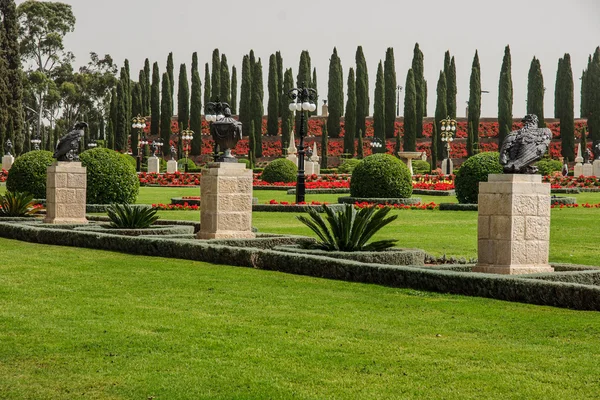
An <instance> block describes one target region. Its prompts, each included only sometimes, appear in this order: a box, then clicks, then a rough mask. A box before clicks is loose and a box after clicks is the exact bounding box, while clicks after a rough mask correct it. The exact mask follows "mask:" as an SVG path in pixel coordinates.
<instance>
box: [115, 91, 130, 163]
mask: <svg viewBox="0 0 600 400" xmlns="http://www.w3.org/2000/svg"><path fill="white" fill-rule="evenodd" d="M124 86H125V84H124V83H123V81H121V80H119V82H118V83H117V124H116V126H115V150H116V151H119V152H123V151H125V150H127V132H129V129H128V125H129V124H128V122H129V121H128V120H127V104H126V102H125V88H124Z"/></svg>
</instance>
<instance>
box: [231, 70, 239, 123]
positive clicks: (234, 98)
mask: <svg viewBox="0 0 600 400" xmlns="http://www.w3.org/2000/svg"><path fill="white" fill-rule="evenodd" d="M237 99H238V96H237V69H236V68H235V65H233V66H232V67H231V114H233V115H236V114H237V109H238V106H237V101H238V100H237Z"/></svg>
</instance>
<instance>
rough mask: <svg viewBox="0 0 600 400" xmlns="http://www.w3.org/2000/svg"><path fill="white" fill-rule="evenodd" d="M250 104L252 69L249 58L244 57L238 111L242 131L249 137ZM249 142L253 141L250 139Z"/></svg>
mask: <svg viewBox="0 0 600 400" xmlns="http://www.w3.org/2000/svg"><path fill="white" fill-rule="evenodd" d="M251 103H252V69H251V66H250V58H249V57H248V56H247V55H245V56H244V58H243V61H242V85H241V88H240V111H239V119H240V122H241V123H242V129H247V130H248V135H249V136H250V122H251V121H252V113H251V110H250V104H251ZM249 140H250V141H252V140H254V139H253V138H252V137H250V138H249Z"/></svg>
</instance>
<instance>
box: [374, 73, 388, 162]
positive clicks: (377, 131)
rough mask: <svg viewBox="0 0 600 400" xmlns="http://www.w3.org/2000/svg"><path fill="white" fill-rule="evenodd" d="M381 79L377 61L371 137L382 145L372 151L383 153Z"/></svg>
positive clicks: (383, 115) (383, 101) (383, 97)
mask: <svg viewBox="0 0 600 400" xmlns="http://www.w3.org/2000/svg"><path fill="white" fill-rule="evenodd" d="M384 84H385V83H384V80H383V65H382V63H381V61H379V65H378V66H377V75H376V80H375V94H374V96H373V108H374V110H373V138H374V139H379V140H380V141H381V144H382V146H381V147H376V148H374V149H373V153H385V152H386V151H387V149H386V146H385V104H384V103H385V91H384V90H385V88H384Z"/></svg>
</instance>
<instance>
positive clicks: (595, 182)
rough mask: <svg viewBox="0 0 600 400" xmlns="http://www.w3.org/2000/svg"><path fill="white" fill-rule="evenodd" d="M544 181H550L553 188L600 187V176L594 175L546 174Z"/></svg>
mask: <svg viewBox="0 0 600 400" xmlns="http://www.w3.org/2000/svg"><path fill="white" fill-rule="evenodd" d="M542 181H543V182H549V183H550V187H551V188H552V189H561V188H577V187H581V188H600V178H599V177H594V176H583V175H582V176H579V177H575V176H562V175H560V174H556V175H546V176H544V177H543V178H542Z"/></svg>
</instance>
